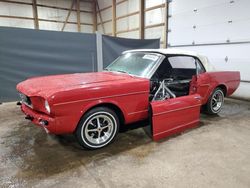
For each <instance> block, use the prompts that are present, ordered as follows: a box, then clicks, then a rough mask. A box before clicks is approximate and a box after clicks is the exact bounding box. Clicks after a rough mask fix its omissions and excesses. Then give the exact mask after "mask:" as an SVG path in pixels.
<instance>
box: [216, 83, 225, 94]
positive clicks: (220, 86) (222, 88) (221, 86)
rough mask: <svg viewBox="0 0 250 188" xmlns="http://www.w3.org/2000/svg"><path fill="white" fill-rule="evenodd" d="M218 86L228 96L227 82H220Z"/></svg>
mask: <svg viewBox="0 0 250 188" xmlns="http://www.w3.org/2000/svg"><path fill="white" fill-rule="evenodd" d="M216 88H220V89H221V90H222V91H223V94H224V96H227V86H226V85H225V84H220V85H218V86H217V87H216ZM216 88H215V89H216Z"/></svg>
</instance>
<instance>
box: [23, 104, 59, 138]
mask: <svg viewBox="0 0 250 188" xmlns="http://www.w3.org/2000/svg"><path fill="white" fill-rule="evenodd" d="M21 110H22V111H23V113H24V114H25V115H26V118H25V119H29V120H31V121H32V122H33V123H34V124H36V125H38V126H40V127H42V128H44V130H45V131H46V132H47V133H52V134H57V133H58V130H57V119H56V118H53V117H50V116H48V115H46V114H43V113H39V112H36V111H34V110H33V109H31V108H30V107H28V106H27V105H25V104H21Z"/></svg>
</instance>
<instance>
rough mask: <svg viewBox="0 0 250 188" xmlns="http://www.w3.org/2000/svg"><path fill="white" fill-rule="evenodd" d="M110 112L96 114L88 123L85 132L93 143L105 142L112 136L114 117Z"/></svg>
mask: <svg viewBox="0 0 250 188" xmlns="http://www.w3.org/2000/svg"><path fill="white" fill-rule="evenodd" d="M111 118H112V117H110V116H109V115H108V114H100V115H98V114H97V115H94V116H93V117H92V118H91V119H89V121H88V122H87V124H86V127H85V130H84V134H85V136H86V138H87V140H88V141H89V142H90V143H92V144H103V143H105V142H106V141H107V140H109V139H110V137H111V136H112V133H113V130H114V128H115V126H114V119H111Z"/></svg>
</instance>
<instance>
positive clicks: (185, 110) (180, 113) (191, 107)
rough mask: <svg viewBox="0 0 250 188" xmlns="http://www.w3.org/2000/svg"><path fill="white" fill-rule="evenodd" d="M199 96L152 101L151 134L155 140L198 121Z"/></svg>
mask: <svg viewBox="0 0 250 188" xmlns="http://www.w3.org/2000/svg"><path fill="white" fill-rule="evenodd" d="M200 106H201V96H200V95H198V94H194V95H189V96H183V97H178V98H172V99H167V100H164V101H152V102H151V108H152V135H153V139H154V140H155V141H157V140H159V139H162V138H164V137H167V136H169V135H171V134H175V133H178V132H182V131H184V130H185V129H187V128H191V127H194V126H196V125H198V123H199V117H200Z"/></svg>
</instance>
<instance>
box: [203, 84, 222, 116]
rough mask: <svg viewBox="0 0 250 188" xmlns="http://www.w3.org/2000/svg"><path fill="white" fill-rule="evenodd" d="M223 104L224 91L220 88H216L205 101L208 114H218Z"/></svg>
mask: <svg viewBox="0 0 250 188" xmlns="http://www.w3.org/2000/svg"><path fill="white" fill-rule="evenodd" d="M223 104H224V93H223V91H222V89H220V88H216V89H215V90H214V92H213V93H212V95H211V97H210V98H209V101H208V103H207V112H208V113H209V114H218V113H219V112H220V111H221V109H222V106H223Z"/></svg>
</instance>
